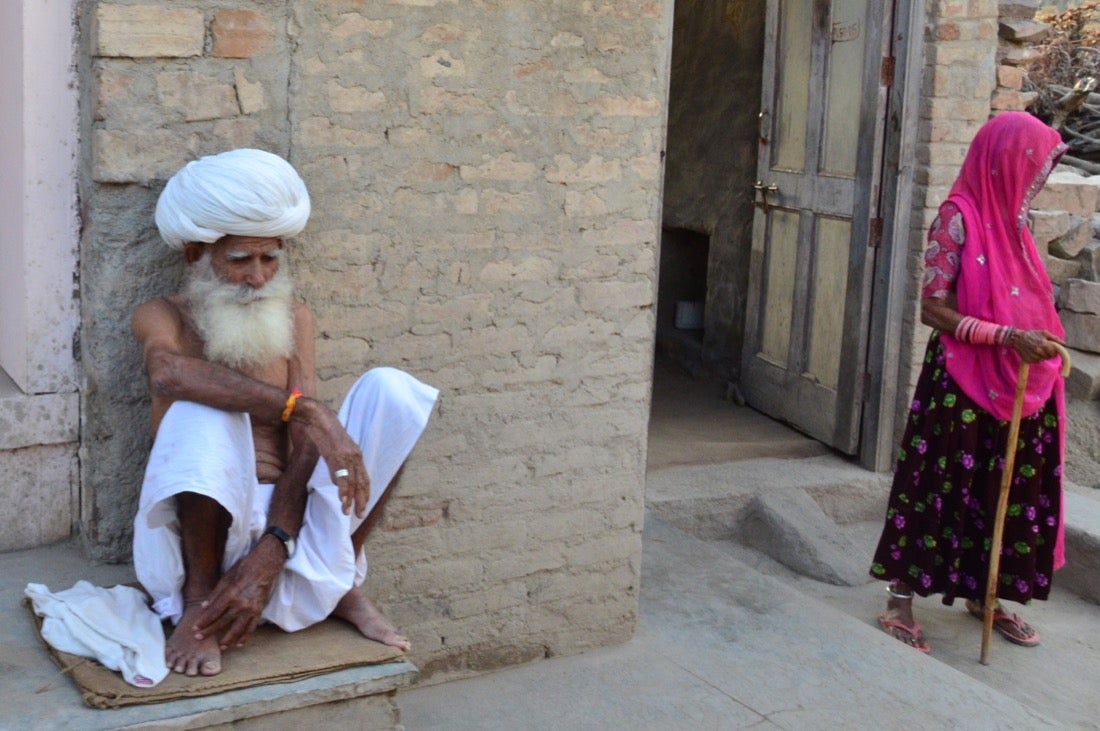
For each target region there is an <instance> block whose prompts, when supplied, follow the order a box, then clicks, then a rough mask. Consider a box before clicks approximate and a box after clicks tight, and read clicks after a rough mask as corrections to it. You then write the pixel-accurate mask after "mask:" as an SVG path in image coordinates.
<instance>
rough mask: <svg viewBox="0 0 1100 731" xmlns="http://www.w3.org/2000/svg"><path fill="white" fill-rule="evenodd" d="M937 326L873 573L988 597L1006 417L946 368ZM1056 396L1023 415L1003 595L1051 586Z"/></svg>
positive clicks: (1018, 597)
mask: <svg viewBox="0 0 1100 731" xmlns="http://www.w3.org/2000/svg"><path fill="white" fill-rule="evenodd" d="M945 364H946V360H945V358H944V349H943V345H942V344H941V343H940V339H939V335H938V334H935V333H934V334H933V335H932V337H931V339H930V340H929V342H928V350H927V352H926V353H925V356H924V367H923V369H922V370H921V374H920V379H919V380H918V382H917V388H916V392H915V394H914V396H913V403H912V405H911V407H910V411H909V420H908V423H907V425H906V429H905V436H904V438H903V439H902V444H901V448H900V449H899V450H898V461H897V465H896V466H895V471H894V483H893V487H892V488H891V490H890V502H889V506H888V509H887V512H886V522H885V525H884V526H883V529H882V537H881V538H880V539H879V544H878V548H877V550H876V551H875V556H874V561H873V563H872V564H871V575H872V576H874V577H875V578H876V579H883V580H885V581H894V580H900V581H903V582H905V583H906V584H908V585H909V586H911V587H912V588H913V590H914V591H915V592H916V593H917V594H920V595H921V596H928V595H929V594H943V603H944V604H951V603H952V602H953V601H954V600H955V599H956V598H963V599H982V598H983V597H984V596H985V585H986V577H987V576H988V568H989V549H990V545H991V543H992V535H993V519H994V516H995V514H996V509H997V497H998V494H999V493H1000V485H1001V474H1002V472H1003V469H1004V449H1005V440H1006V439H1007V437H1008V431H1009V422H1007V421H1001V420H999V419H997V418H996V417H994V416H992V415H990V414H989V413H988V412H986V411H985V410H984V409H982V408H981V407H979V406H978V405H977V404H975V403H974V401H972V400H971V399H970V398H969V397H968V396H967V395H966V394H965V393H963V391H962V389H961V388H959V387H958V384H956V382H955V380H954V379H953V378H952V377H951V376H950V375H949V374H948V372H947V368H946V367H945ZM1057 414H1058V411H1057V408H1056V406H1055V400H1054V397H1053V396H1052V397H1051V398H1050V400H1049V401H1047V403H1046V404H1045V405H1044V406H1043V408H1041V409H1040V410H1039V411H1038V412H1036V413H1035V414H1032V415H1031V416H1029V417H1026V418H1024V419H1023V420H1022V421H1021V422H1020V433H1019V441H1018V442H1017V451H1016V461H1015V467H1014V470H1013V471H1014V473H1015V475H1014V477H1013V479H1012V485H1011V488H1010V490H1009V501H1008V512H1007V515H1006V517H1005V526H1004V540H1003V544H1002V549H1001V567H1000V574H1001V579H1000V585H999V587H998V590H997V595H998V596H999V597H1001V598H1003V599H1011V600H1013V601H1018V602H1027V601H1029V600H1031V599H1046V598H1047V596H1048V595H1049V594H1050V581H1051V574H1052V573H1053V568H1054V544H1055V540H1056V537H1057V533H1058V521H1059V516H1060V515H1061V499H1062V489H1061V484H1062V481H1061V474H1062V465H1061V461H1060V456H1061V453H1062V451H1061V444H1060V440H1061V431H1060V429H1059V426H1058V416H1057Z"/></svg>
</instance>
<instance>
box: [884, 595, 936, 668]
mask: <svg viewBox="0 0 1100 731" xmlns="http://www.w3.org/2000/svg"><path fill="white" fill-rule="evenodd" d="M886 591H887V592H888V593H889V594H890V598H889V599H887V600H886V611H885V612H883V613H882V614H880V615H878V623H879V625H881V626H882V629H883V630H884V631H885V632H886V634H888V635H890V636H891V637H893V638H894V639H895V640H898V641H899V642H902V643H904V644H906V645H908V646H909V647H912V648H913V649H914V650H918V651H920V652H929V651H931V649H932V648H931V647H930V646H929V644H928V641H927V640H926V639H925V637H924V632H923V631H922V630H921V626H920V624H919V623H918V622H917V621H916V620H915V619H913V592H912V591H911V590H910V589H909V587H908V586H906V585H905V584H902V583H900V582H895V583H893V584H890V585H888V586H887V588H886Z"/></svg>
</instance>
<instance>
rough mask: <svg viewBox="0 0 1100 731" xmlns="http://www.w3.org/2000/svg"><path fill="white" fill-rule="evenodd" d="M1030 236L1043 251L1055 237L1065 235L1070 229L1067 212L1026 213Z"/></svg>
mask: <svg viewBox="0 0 1100 731" xmlns="http://www.w3.org/2000/svg"><path fill="white" fill-rule="evenodd" d="M1028 222H1029V223H1030V228H1031V236H1032V238H1034V239H1035V243H1036V245H1038V246H1039V247H1040V250H1041V251H1043V253H1046V252H1045V248H1046V246H1047V245H1048V244H1049V243H1050V242H1051V241H1054V240H1055V239H1057V238H1061V237H1062V236H1065V235H1066V233H1067V232H1068V231H1069V229H1070V218H1069V214H1068V213H1066V212H1065V211H1037V210H1032V211H1031V213H1029V214H1028Z"/></svg>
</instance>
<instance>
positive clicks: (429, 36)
mask: <svg viewBox="0 0 1100 731" xmlns="http://www.w3.org/2000/svg"><path fill="white" fill-rule="evenodd" d="M465 37H466V30H465V29H463V28H460V27H459V26H457V25H451V24H449V23H441V24H439V25H433V26H432V27H430V28H428V29H427V30H425V31H424V32H423V33H421V34H420V40H421V41H423V42H424V43H451V42H453V41H458V40H462V39H463V38H465Z"/></svg>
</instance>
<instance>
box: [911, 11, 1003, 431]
mask: <svg viewBox="0 0 1100 731" xmlns="http://www.w3.org/2000/svg"><path fill="white" fill-rule="evenodd" d="M997 18H998V3H997V2H996V0H928V3H927V17H926V25H925V63H924V82H923V88H922V90H921V97H922V98H921V111H920V129H919V130H918V139H919V142H918V145H917V165H916V167H915V180H914V186H913V201H912V203H913V216H912V228H911V231H910V238H909V265H908V267H907V269H908V271H909V272H911V273H912V276H911V278H910V279H909V283H908V284H909V293H908V295H907V297H906V301H907V302H909V303H910V304H909V305H908V306H907V307H906V308H905V313H904V320H905V322H904V328H903V332H911V333H913V337H912V341H911V344H912V350H911V351H910V358H909V359H908V362H905V359H904V358H903V362H902V364H901V373H900V374H899V375H900V377H899V386H898V394H899V412H898V414H899V418H898V419H897V425H898V429H899V430H900V429H902V428H904V404H906V403H908V400H907V399H908V395H909V394H911V393H912V392H913V388H914V387H915V386H916V379H917V376H918V375H919V373H920V363H921V360H922V359H923V355H924V349H925V346H926V345H927V341H928V335H929V333H930V330H929V329H928V328H926V327H925V326H924V325H921V324H920V312H919V304H920V274H921V272H922V271H923V252H924V246H925V241H926V236H927V232H928V227H929V226H930V225H931V223H932V220H933V219H934V218H935V216H936V211H937V209H938V208H939V205H940V203H942V202H943V200H944V199H945V198H946V197H947V193H948V192H949V191H950V189H951V184H952V183H953V182H954V181H955V177H956V176H957V175H958V172H959V167H960V166H961V165H962V161H963V158H964V157H965V156H966V150H967V147H968V146H969V145H970V140H971V139H973V137H974V134H975V133H976V132H977V131H978V128H979V127H981V126H982V124H984V123H985V121H986V120H987V119H988V118H989V114H990V99H991V97H992V94H993V91H994V88H995V87H996V84H997V60H996V52H997ZM903 341H904V336H903ZM899 436H900V432H899Z"/></svg>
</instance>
